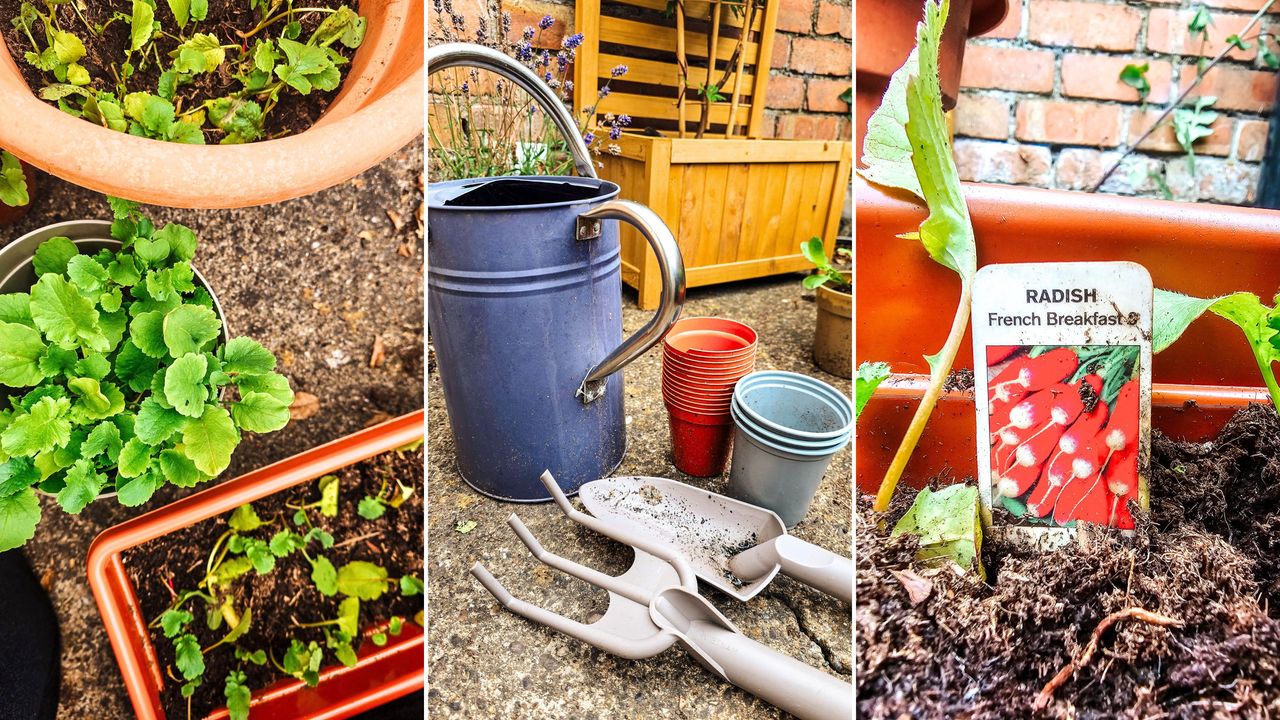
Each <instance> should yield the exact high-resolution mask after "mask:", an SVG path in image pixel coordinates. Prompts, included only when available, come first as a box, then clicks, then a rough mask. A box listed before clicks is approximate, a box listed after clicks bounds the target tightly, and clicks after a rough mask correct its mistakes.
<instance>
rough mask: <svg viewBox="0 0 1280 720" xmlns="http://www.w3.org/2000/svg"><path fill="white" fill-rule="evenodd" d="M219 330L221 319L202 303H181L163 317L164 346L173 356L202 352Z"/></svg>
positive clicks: (220, 328)
mask: <svg viewBox="0 0 1280 720" xmlns="http://www.w3.org/2000/svg"><path fill="white" fill-rule="evenodd" d="M220 332H222V321H220V320H218V316H217V315H216V314H215V313H214V312H213V311H212V310H210V309H209V308H207V307H204V306H202V305H181V306H179V307H176V308H174V309H173V310H172V311H171V312H170V313H169V314H168V315H166V316H165V318H164V342H165V346H166V347H168V348H169V354H170V355H173V356H174V357H175V358H177V357H182V356H183V355H186V354H187V353H198V352H204V351H205V350H206V349H207V347H206V346H208V345H209V344H210V343H211V342H213V340H214V339H215V338H217V337H218V334H219V333H220ZM139 347H141V346H139Z"/></svg>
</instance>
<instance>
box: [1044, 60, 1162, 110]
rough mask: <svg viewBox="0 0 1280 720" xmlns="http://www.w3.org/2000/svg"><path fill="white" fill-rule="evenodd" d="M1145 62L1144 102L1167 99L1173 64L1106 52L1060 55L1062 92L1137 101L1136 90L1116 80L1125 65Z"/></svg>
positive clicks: (1075, 95)
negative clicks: (1147, 91)
mask: <svg viewBox="0 0 1280 720" xmlns="http://www.w3.org/2000/svg"><path fill="white" fill-rule="evenodd" d="M1130 63H1132V64H1134V65H1138V66H1139V67H1141V66H1142V65H1143V64H1144V63H1145V64H1146V65H1148V69H1147V82H1148V83H1150V85H1151V93H1150V94H1148V95H1147V102H1150V103H1166V102H1168V101H1169V85H1170V83H1171V82H1172V79H1173V66H1172V65H1170V64H1169V63H1167V62H1165V61H1163V60H1149V61H1144V60H1139V59H1137V58H1128V57H1109V56H1106V55H1076V54H1071V55H1066V56H1064V57H1063V58H1062V94H1063V95H1069V96H1072V97H1084V98H1095V99H1097V100H1122V101H1126V102H1138V99H1139V98H1138V91H1137V90H1134V89H1133V88H1131V87H1129V86H1128V85H1125V84H1124V83H1123V82H1121V81H1120V71H1121V70H1123V69H1124V67H1125V65H1128V64H1130Z"/></svg>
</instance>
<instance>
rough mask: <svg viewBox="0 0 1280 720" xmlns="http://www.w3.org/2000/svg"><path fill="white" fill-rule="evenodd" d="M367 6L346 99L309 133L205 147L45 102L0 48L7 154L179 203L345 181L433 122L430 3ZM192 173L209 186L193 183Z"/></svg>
mask: <svg viewBox="0 0 1280 720" xmlns="http://www.w3.org/2000/svg"><path fill="white" fill-rule="evenodd" d="M359 5H360V13H361V14H362V15H363V16H365V17H366V18H367V20H368V28H367V30H366V33H365V40H364V43H363V44H362V45H361V47H360V49H359V50H358V51H357V52H356V54H355V57H354V58H353V60H352V62H351V66H350V68H349V69H348V72H347V75H346V79H345V81H344V82H343V85H342V90H341V91H340V92H339V93H338V96H337V97H336V98H334V100H333V103H332V104H330V105H329V108H328V110H327V111H326V112H325V114H324V116H323V117H321V118H320V120H319V121H317V122H316V123H315V125H313V126H312V127H311V128H309V129H308V130H306V131H304V132H301V133H298V134H296V135H291V136H289V137H284V138H279V139H275V140H265V141H262V142H256V143H250V144H247V145H218V146H208V147H206V146H203V145H182V144H178V143H168V142H161V141H157V140H149V139H146V138H139V137H134V136H132V135H129V134H127V133H121V132H115V131H113V130H108V129H106V128H103V127H99V126H97V125H94V124H93V123H89V122H85V121H84V120H82V119H80V118H75V117H72V116H70V115H68V114H66V113H64V112H62V111H61V110H59V109H58V108H56V107H54V106H52V105H50V104H48V103H47V102H45V101H43V100H41V99H39V98H38V97H36V96H35V94H33V92H32V90H31V88H29V87H28V86H27V84H26V81H25V80H23V78H22V74H21V73H20V72H19V70H18V66H17V64H16V63H15V62H14V59H13V57H11V55H10V53H9V50H8V48H7V47H5V44H4V43H3V42H0V108H3V110H2V111H0V147H4V148H6V149H8V150H9V151H10V152H12V153H13V154H14V155H17V156H18V157H19V158H21V159H22V160H24V161H26V162H29V163H31V164H32V165H35V166H36V167H38V168H40V169H41V170H44V171H46V172H48V173H49V174H51V175H55V176H57V177H60V178H62V179H63V180H67V181H68V182H72V183H75V184H76V185H80V186H83V187H87V188H90V189H92V190H96V191H98V192H102V193H106V194H108V195H115V196H119V197H123V198H128V199H129V200H135V201H138V202H144V203H152V204H156V205H165V206H169V207H184V208H196V207H198V208H234V207H245V206H249V205H262V204H266V203H274V202H280V201H282V200H288V199H291V198H296V197H301V196H303V195H307V194H309V193H313V192H316V191H317V190H322V189H324V188H327V187H330V186H332V185H336V184H338V183H341V182H344V181H346V180H348V179H350V178H352V177H354V176H356V175H358V174H360V173H361V172H363V171H365V170H367V169H368V168H370V167H372V166H374V165H376V164H377V163H379V162H381V161H382V160H383V159H384V158H386V157H387V156H389V155H391V154H392V153H394V152H395V151H397V150H399V149H400V148H401V147H403V146H404V145H406V144H407V143H409V142H411V141H413V139H414V138H415V137H417V136H418V135H420V134H421V133H422V127H423V117H424V114H423V103H424V97H425V95H424V93H425V88H424V75H423V67H422V63H423V61H422V53H423V46H424V45H423V28H424V26H425V24H426V22H425V17H424V14H423V3H421V2H413V1H411V0H385V1H383V2H373V1H372V0H363V1H362V2H360V3H359ZM353 139H358V141H355V142H353ZM193 177H199V178H201V182H199V183H192V182H189V181H184V179H189V178H193Z"/></svg>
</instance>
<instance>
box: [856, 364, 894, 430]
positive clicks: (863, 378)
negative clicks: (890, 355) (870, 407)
mask: <svg viewBox="0 0 1280 720" xmlns="http://www.w3.org/2000/svg"><path fill="white" fill-rule="evenodd" d="M888 377H889V363H882V362H876V363H873V362H864V363H862V364H861V365H859V366H858V378H857V383H856V385H857V386H856V388H855V391H854V417H855V418H856V417H857V416H859V415H862V408H863V407H865V406H866V404H867V401H868V400H870V399H871V396H872V395H874V394H875V392H876V388H878V387H880V383H882V382H884V381H885V380H886V379H888Z"/></svg>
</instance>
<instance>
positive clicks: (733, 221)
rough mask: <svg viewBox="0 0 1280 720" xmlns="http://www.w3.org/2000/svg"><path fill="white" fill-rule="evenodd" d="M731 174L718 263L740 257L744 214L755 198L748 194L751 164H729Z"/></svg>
mask: <svg viewBox="0 0 1280 720" xmlns="http://www.w3.org/2000/svg"><path fill="white" fill-rule="evenodd" d="M728 168H729V176H728V178H727V180H726V182H725V190H726V193H725V199H724V221H723V222H722V223H721V224H720V237H719V238H717V241H716V244H717V245H718V246H719V248H718V252H717V257H716V261H717V263H726V262H733V261H734V260H737V259H738V257H739V256H738V252H739V250H740V248H741V246H742V243H743V232H742V216H743V215H744V214H745V211H746V207H747V206H748V205H750V204H751V202H752V201H753V200H754V199H755V198H753V197H752V196H751V195H749V194H747V181H748V179H749V178H750V168H751V166H750V165H747V164H745V163H734V164H732V165H729V166H728Z"/></svg>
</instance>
